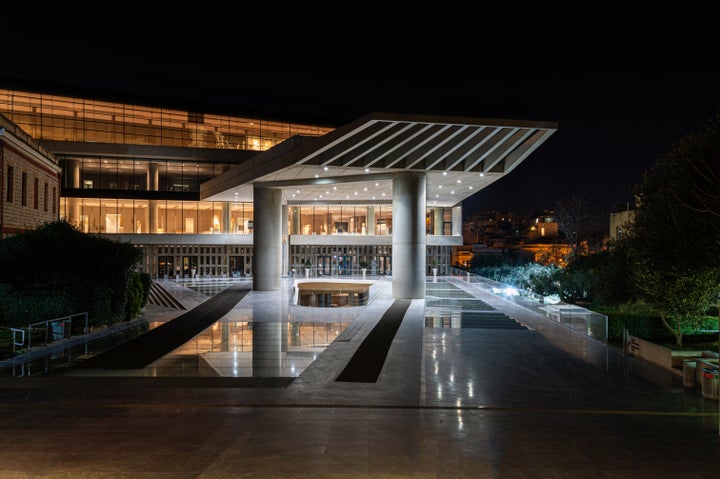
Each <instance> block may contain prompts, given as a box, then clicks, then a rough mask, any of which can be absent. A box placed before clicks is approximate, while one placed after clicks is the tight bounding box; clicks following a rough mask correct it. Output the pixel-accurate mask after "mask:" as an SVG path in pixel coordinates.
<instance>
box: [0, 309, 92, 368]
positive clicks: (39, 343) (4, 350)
mask: <svg viewBox="0 0 720 479" xmlns="http://www.w3.org/2000/svg"><path fill="white" fill-rule="evenodd" d="M88 332H89V329H88V313H87V312H84V313H76V314H72V315H69V316H63V317H60V318H54V319H48V320H45V321H38V322H37V323H32V324H29V325H28V326H27V327H25V328H10V327H0V360H2V359H8V358H12V357H14V356H15V355H17V354H19V353H29V352H30V351H31V350H32V348H33V347H35V348H38V347H47V346H49V345H52V344H53V343H57V342H60V341H62V340H65V339H69V338H71V337H73V336H80V335H83V334H87V333H88Z"/></svg>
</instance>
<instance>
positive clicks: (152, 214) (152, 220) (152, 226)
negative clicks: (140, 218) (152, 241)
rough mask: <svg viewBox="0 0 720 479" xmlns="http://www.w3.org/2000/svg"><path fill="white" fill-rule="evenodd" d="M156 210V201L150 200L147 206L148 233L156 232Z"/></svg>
mask: <svg viewBox="0 0 720 479" xmlns="http://www.w3.org/2000/svg"><path fill="white" fill-rule="evenodd" d="M158 210H159V206H158V200H150V205H149V206H148V225H149V229H148V232H150V233H157V232H158Z"/></svg>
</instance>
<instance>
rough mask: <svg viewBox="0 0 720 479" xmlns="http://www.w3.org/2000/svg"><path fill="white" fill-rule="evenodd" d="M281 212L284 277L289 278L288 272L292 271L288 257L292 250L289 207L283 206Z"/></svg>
mask: <svg viewBox="0 0 720 479" xmlns="http://www.w3.org/2000/svg"><path fill="white" fill-rule="evenodd" d="M280 211H282V213H281V215H280V216H281V218H282V223H281V227H282V275H283V276H287V274H288V271H289V270H290V267H289V264H290V259H289V257H288V254H289V249H290V237H289V236H288V227H289V219H290V217H289V216H288V205H282V207H281V208H280Z"/></svg>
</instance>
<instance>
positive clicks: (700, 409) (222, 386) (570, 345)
mask: <svg viewBox="0 0 720 479" xmlns="http://www.w3.org/2000/svg"><path fill="white" fill-rule="evenodd" d="M428 282H429V284H428V298H430V297H438V296H441V297H448V298H449V297H453V298H454V297H458V296H463V295H465V294H466V293H468V294H469V296H471V297H472V298H473V299H474V300H475V302H474V303H472V304H473V305H474V306H473V308H474V311H473V313H474V314H473V321H472V323H471V324H472V325H473V326H472V327H463V326H462V324H459V325H458V324H455V325H454V326H455V327H450V326H448V325H445V324H438V323H437V322H435V321H432V320H430V319H428V318H426V314H427V311H426V307H425V303H426V300H413V301H412V302H411V305H410V307H409V309H408V311H407V313H406V315H405V318H404V320H403V322H402V324H401V325H400V328H399V329H398V331H397V334H396V336H395V338H394V341H393V343H392V346H391V347H390V350H389V351H388V355H387V359H386V362H385V365H384V368H383V370H382V372H381V374H380V376H379V378H378V380H377V381H376V382H374V383H352V382H337V381H335V378H336V377H337V376H338V374H339V373H340V372H341V371H342V370H343V368H344V367H345V365H346V364H347V363H348V361H349V360H350V359H351V358H352V356H353V354H354V352H355V350H356V349H357V348H358V345H359V344H360V343H361V342H362V340H363V338H365V337H366V336H367V335H368V333H369V332H370V331H371V330H372V328H373V326H374V325H375V323H376V322H377V321H379V319H380V317H381V316H382V314H383V313H384V312H385V311H386V310H387V309H388V308H389V307H390V305H391V304H392V302H393V299H392V297H391V284H390V282H389V281H387V280H378V281H377V283H376V285H375V286H374V288H375V294H374V295H373V297H372V300H371V301H370V303H369V304H368V306H366V307H363V308H323V310H322V311H319V310H310V309H309V308H305V309H302V308H301V309H296V308H295V307H294V306H292V304H291V301H290V300H289V298H291V297H292V281H291V280H286V282H285V285H284V287H283V289H282V290H281V291H278V292H254V291H253V292H250V293H249V294H248V295H247V296H245V297H244V298H243V300H242V301H241V302H240V303H239V304H238V306H237V307H236V308H235V309H233V311H231V312H230V313H229V316H231V317H241V318H243V319H244V320H248V321H257V322H258V323H273V322H278V321H286V320H287V318H288V315H289V316H291V317H292V318H296V316H295V315H297V319H298V320H299V319H300V318H302V319H303V320H307V321H312V320H315V321H324V322H334V321H337V322H343V323H348V325H347V326H346V328H345V329H344V330H343V331H342V332H340V333H339V335H338V336H337V338H336V339H335V340H334V341H332V342H331V343H330V344H329V345H328V346H327V347H325V348H323V349H322V351H321V352H319V353H318V354H317V357H316V358H315V359H314V360H312V361H309V362H307V363H304V364H303V366H302V371H301V372H300V373H299V374H298V375H297V376H295V377H292V378H289V379H288V380H287V381H286V382H278V381H269V380H266V379H267V378H265V377H263V376H265V374H264V373H261V372H259V371H258V372H256V373H255V374H254V377H247V375H244V376H245V377H227V376H219V375H215V376H208V375H206V374H198V375H195V376H192V375H187V374H173V373H170V374H166V375H163V374H158V371H159V369H156V370H155V373H153V374H142V375H127V374H126V375H123V374H117V375H110V374H101V373H99V372H98V373H97V375H87V374H83V375H79V374H78V375H73V374H61V375H52V374H48V375H39V376H32V377H2V378H0V411H2V414H1V415H0V478H40V477H42V478H46V477H47V478H143V479H144V478H173V479H174V478H181V479H183V478H242V477H262V478H264V477H278V478H293V477H303V478H306V477H307V478H310V477H312V478H405V477H417V478H446V477H447V478H459V477H463V478H464V477H467V478H653V479H663V478H676V477H677V478H708V479H709V478H713V479H717V478H718V477H720V441H719V438H720V436H719V435H718V422H719V419H718V407H719V405H718V401H714V400H709V399H705V398H703V397H702V396H701V395H700V394H699V393H698V391H696V390H689V389H685V388H683V384H682V377H681V376H680V375H678V374H676V373H674V372H671V371H666V370H664V369H661V368H659V367H657V366H654V365H652V364H649V363H646V362H644V361H641V360H638V359H636V358H632V357H630V356H627V355H625V354H623V352H622V351H621V350H619V349H616V348H614V347H612V346H607V345H606V344H604V343H603V342H600V341H597V340H596V339H593V338H591V337H588V336H586V335H583V334H581V333H578V332H577V331H575V330H572V329H571V328H568V327H566V326H564V325H562V324H558V323H557V322H555V321H553V320H552V319H550V318H547V317H545V316H543V315H541V314H538V313H537V312H535V311H533V310H531V309H528V308H526V307H524V306H523V305H522V304H520V303H518V302H517V301H513V300H509V299H507V298H504V297H502V296H499V295H496V294H493V293H492V292H491V291H489V290H488V289H487V288H483V287H481V286H479V285H474V284H469V283H467V282H465V281H463V280H462V278H445V277H443V278H438V279H437V280H436V281H433V279H432V278H429V279H428ZM167 286H168V288H169V289H170V290H172V292H173V294H174V295H176V297H178V298H179V299H181V301H183V302H184V303H183V304H185V305H186V306H187V307H193V306H194V305H197V304H199V303H200V302H202V301H203V299H202V297H201V296H198V295H197V294H195V292H194V291H193V290H190V289H189V288H185V287H184V286H183V285H181V284H174V285H173V284H168V285H167ZM459 292H460V293H462V294H458V293H459ZM468 304H469V303H468ZM484 313H487V314H489V313H493V318H492V319H493V322H492V323H488V324H489V325H490V326H487V327H479V324H480V323H479V322H478V321H479V319H478V318H479V317H480V315H481V314H484ZM495 313H497V314H495ZM500 313H502V314H500ZM178 314H179V312H178V311H173V310H168V309H164V308H148V316H152V318H149V319H152V320H155V321H161V320H163V319H162V318H165V320H167V319H171V318H172V317H174V316H177V315H178ZM498 318H500V319H503V318H504V319H505V320H509V322H508V321H504V322H503V321H500V322H495V321H497V320H498ZM488 319H490V318H489V316H488ZM460 323H461V322H460ZM469 324H470V323H469ZM518 325H519V326H520V327H517V326H518ZM219 361H220V360H219ZM281 364H283V363H282V362H280V363H276V366H277V367H281V366H278V365H281ZM218 367H222V365H218ZM277 367H276V369H275V371H274V373H277V372H278V371H277ZM170 370H171V369H168V371H170ZM285 374H286V373H281V375H285ZM251 376H253V374H251Z"/></svg>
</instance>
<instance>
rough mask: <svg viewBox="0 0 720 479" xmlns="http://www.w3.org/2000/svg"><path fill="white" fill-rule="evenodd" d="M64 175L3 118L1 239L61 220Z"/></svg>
mask: <svg viewBox="0 0 720 479" xmlns="http://www.w3.org/2000/svg"><path fill="white" fill-rule="evenodd" d="M61 171H62V170H61V167H60V165H59V162H58V160H57V159H56V158H55V156H54V155H53V154H52V153H50V152H49V151H48V150H46V149H45V148H44V147H43V146H42V145H40V144H39V143H38V142H37V141H35V140H33V139H32V138H31V137H30V136H29V135H27V134H26V133H25V132H24V131H23V130H21V129H20V128H19V127H18V126H17V125H15V124H14V123H12V122H11V121H10V120H8V119H7V118H5V117H4V116H2V115H0V178H1V181H0V238H4V237H6V236H9V235H13V234H18V233H24V232H26V231H30V230H33V229H35V228H37V227H38V226H40V225H41V224H43V223H46V222H50V221H54V220H57V219H58V218H59V217H60V173H61Z"/></svg>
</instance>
